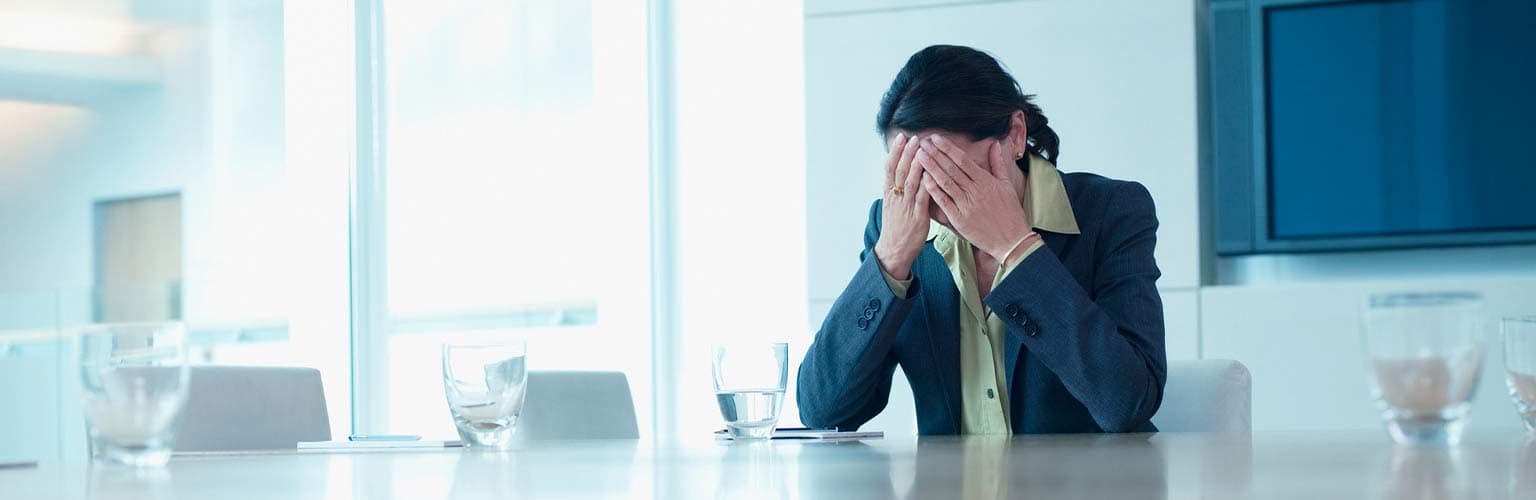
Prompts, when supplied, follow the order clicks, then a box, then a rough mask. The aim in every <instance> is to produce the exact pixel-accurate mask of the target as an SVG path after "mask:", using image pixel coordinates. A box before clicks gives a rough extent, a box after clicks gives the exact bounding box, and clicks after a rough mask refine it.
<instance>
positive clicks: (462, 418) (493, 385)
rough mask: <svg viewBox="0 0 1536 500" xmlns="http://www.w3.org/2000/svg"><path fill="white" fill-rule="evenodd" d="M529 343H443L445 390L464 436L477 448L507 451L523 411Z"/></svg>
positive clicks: (449, 404) (454, 422) (454, 423)
mask: <svg viewBox="0 0 1536 500" xmlns="http://www.w3.org/2000/svg"><path fill="white" fill-rule="evenodd" d="M527 359H528V345H527V343H525V342H523V341H521V340H519V341H515V342H507V343H496V344H443V392H444V394H446V395H447V398H448V411H449V413H451V414H452V415H453V425H454V427H456V428H458V431H459V437H460V438H461V439H463V440H464V444H465V445H466V446H469V447H472V448H490V449H507V448H508V447H510V446H511V445H512V433H513V432H515V431H516V430H517V417H518V415H520V414H522V412H523V396H524V395H525V394H526V392H527V391H526V389H527V387H528V370H527V367H526V366H525V364H524V362H525V361H526V360H527Z"/></svg>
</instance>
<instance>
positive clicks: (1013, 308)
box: [1003, 304, 1019, 318]
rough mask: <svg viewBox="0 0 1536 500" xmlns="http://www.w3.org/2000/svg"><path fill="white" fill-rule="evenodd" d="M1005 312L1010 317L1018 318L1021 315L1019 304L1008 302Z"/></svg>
mask: <svg viewBox="0 0 1536 500" xmlns="http://www.w3.org/2000/svg"><path fill="white" fill-rule="evenodd" d="M1003 312H1004V313H1007V314H1008V317H1010V318H1017V317H1019V305H1018V304H1008V307H1005V308H1003Z"/></svg>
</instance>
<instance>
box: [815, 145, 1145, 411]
mask: <svg viewBox="0 0 1536 500" xmlns="http://www.w3.org/2000/svg"><path fill="white" fill-rule="evenodd" d="M1062 184H1063V186H1064V187H1065V188H1066V191H1067V199H1068V201H1069V202H1070V203H1071V205H1072V212H1073V215H1074V216H1075V217H1076V218H1077V224H1078V228H1079V229H1080V230H1081V234H1077V235H1067V234H1056V233H1051V232H1046V231H1041V232H1040V235H1041V237H1042V239H1044V241H1045V245H1046V248H1049V249H1050V251H1045V250H1046V249H1045V248H1042V249H1040V250H1038V251H1036V252H1035V253H1033V254H1030V256H1029V257H1026V258H1025V259H1024V260H1023V261H1022V262H1020V263H1019V265H1018V266H1017V267H1015V268H1014V270H1013V271H1012V272H1011V273H1009V274H1008V277H1007V278H1006V279H1004V280H1003V281H1002V282H1001V283H999V284H998V285H997V287H996V288H994V289H993V290H992V291H991V292H990V293H989V294H988V295H987V296H986V298H985V299H984V302H985V303H986V304H987V306H988V307H989V308H991V309H992V310H993V311H996V314H1001V315H1002V316H1003V320H1004V321H1003V322H1004V323H1005V324H1006V325H1007V336H1006V337H1005V341H1004V351H1003V359H1004V360H1005V362H1006V363H1007V365H1008V366H1007V372H1006V377H1007V380H1008V394H1009V398H1008V402H1009V405H1010V408H1009V410H1010V414H1009V415H1010V417H1011V422H1012V426H1013V431H1014V433H1017V434H1041V433H1069V432H1072V433H1081V432H1152V431H1156V430H1157V429H1156V428H1155V427H1153V426H1152V423H1151V418H1152V414H1154V413H1156V412H1157V408H1158V405H1160V404H1161V403H1162V399H1163V384H1164V382H1165V381H1166V380H1167V374H1168V360H1167V355H1166V354H1165V352H1164V347H1163V305H1162V299H1161V298H1160V297H1159V296H1158V294H1157V279H1158V277H1159V276H1161V272H1160V271H1158V269H1157V262H1156V261H1155V260H1154V259H1153V257H1152V249H1153V247H1154V246H1156V243H1157V215H1156V210H1155V209H1154V207H1153V205H1152V196H1151V194H1149V193H1148V192H1147V189H1146V188H1145V187H1143V186H1142V185H1141V184H1138V183H1135V182H1127V181H1118V180H1114V179H1109V178H1105V177H1102V176H1098V175H1094V174H1086V173H1073V174H1063V175H1062ZM880 203H881V202H880V201H876V202H875V204H874V206H872V207H870V213H869V225H868V227H867V228H865V230H864V251H863V252H862V253H861V254H860V255H859V258H860V260H861V261H862V264H861V265H860V266H859V270H858V272H856V273H854V275H853V280H852V281H851V282H849V283H848V287H847V288H845V289H844V290H843V293H842V295H840V296H838V298H837V301H836V302H835V303H833V305H832V310H831V311H830V312H828V313H827V318H826V320H825V321H824V322H823V323H822V325H821V330H820V331H818V332H817V333H816V340H815V341H814V342H813V343H812V344H811V348H810V351H809V352H807V353H806V355H805V360H804V361H803V362H801V364H800V372H799V379H798V382H797V383H798V384H799V387H798V389H799V390H798V396H797V399H796V401H797V402H798V403H799V405H800V420H801V421H803V422H804V423H805V424H806V425H808V426H811V427H837V428H840V429H857V428H858V427H859V426H861V425H863V424H864V423H865V422H868V421H869V419H870V418H873V417H874V416H875V415H877V414H879V413H880V411H881V410H882V409H884V408H885V404H886V400H887V398H888V397H889V395H890V392H891V378H892V374H893V373H894V372H895V370H896V366H897V365H901V369H902V372H904V373H906V375H907V381H908V382H909V383H910V384H911V386H912V396H913V399H914V400H915V402H916V405H917V428H918V432H919V433H920V434H924V435H934V434H959V433H960V422H961V421H962V418H961V413H960V412H961V411H964V409H963V408H961V403H960V385H959V384H960V320H959V314H960V297H959V293H960V292H959V290H958V289H957V288H956V287H955V282H954V278H953V277H952V276H951V274H950V272H949V267H947V266H946V265H945V263H944V257H942V256H940V255H939V253H938V251H937V250H934V248H933V242H931V241H930V242H929V243H928V244H927V246H926V247H924V248H923V251H922V253H921V254H919V255H918V258H917V261H916V262H914V263H913V266H912V273H913V276H914V278H913V280H912V285H911V287H910V288H909V289H908V291H907V298H905V299H899V298H896V296H895V294H894V293H892V292H891V289H890V286H889V285H887V284H886V282H885V278H884V276H883V275H882V273H881V271H880V264H879V263H878V262H877V259H876V258H875V255H874V246H875V242H876V241H878V240H879V238H880V214H881V207H880Z"/></svg>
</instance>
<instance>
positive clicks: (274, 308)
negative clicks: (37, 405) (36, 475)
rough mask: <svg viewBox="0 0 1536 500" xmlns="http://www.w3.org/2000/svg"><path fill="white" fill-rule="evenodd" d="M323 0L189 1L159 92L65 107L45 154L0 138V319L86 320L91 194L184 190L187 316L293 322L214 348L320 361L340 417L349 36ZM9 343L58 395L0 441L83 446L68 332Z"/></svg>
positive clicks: (342, 12) (337, 427)
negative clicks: (52, 340)
mask: <svg viewBox="0 0 1536 500" xmlns="http://www.w3.org/2000/svg"><path fill="white" fill-rule="evenodd" d="M315 5H316V6H308V4H302V3H300V4H295V5H294V6H292V7H291V8H289V9H279V8H274V6H277V7H281V4H280V3H279V4H273V3H271V2H266V1H262V0H252V1H246V0H228V1H224V2H215V3H213V4H212V5H211V6H205V7H197V8H196V9H190V8H189V10H197V9H205V8H207V9H211V10H212V11H213V12H212V13H211V14H207V13H202V12H201V11H200V10H198V11H197V12H189V13H187V16H186V17H187V18H189V19H196V20H197V22H196V23H192V24H187V25H184V26H176V27H175V28H176V29H175V31H174V35H175V36H174V37H167V38H168V39H172V40H176V41H178V42H180V43H181V44H180V45H174V47H178V48H179V49H177V50H168V51H167V52H166V53H164V54H160V56H161V57H160V61H161V63H162V64H163V65H164V68H165V71H164V72H163V76H164V77H163V79H162V81H161V83H160V85H159V86H158V88H157V89H156V90H155V91H154V92H153V93H150V94H147V95H135V96H128V97H124V98H122V99H119V100H117V101H114V102H100V103H95V104H93V105H92V106H89V107H79V108H68V109H70V110H71V111H70V112H69V113H68V115H69V116H72V117H75V119H74V120H73V121H71V122H69V123H66V125H69V127H68V128H61V129H59V130H49V131H36V133H37V134H43V133H49V134H53V136H54V137H55V140H56V142H57V146H55V147H54V148H52V150H51V151H50V152H49V153H50V154H34V155H29V156H28V157H25V158H10V157H6V156H5V155H3V154H0V160H13V161H11V162H8V163H6V164H3V165H0V172H4V186H3V189H0V330H14V329H33V328H43V329H55V328H57V329H60V331H62V332H63V333H66V334H68V333H70V330H69V328H70V327H72V326H77V325H80V324H83V323H88V322H90V321H91V320H92V318H91V314H90V312H91V295H90V289H91V287H92V281H93V272H94V271H93V258H94V248H93V247H94V240H93V224H94V216H93V206H94V204H95V203H96V202H99V201H103V200H110V199H117V198H123V197H135V196H143V195H147V194H161V193H167V192H180V193H182V203H183V210H182V211H183V214H184V215H183V218H184V220H183V225H184V231H183V241H182V244H183V255H184V256H185V258H184V261H183V273H182V274H183V276H184V281H183V288H182V290H183V294H184V296H183V310H182V311H183V316H184V319H185V320H186V321H187V322H188V323H189V324H191V325H192V326H193V327H194V328H198V327H206V326H213V327H224V326H239V325H249V324H260V325H273V324H277V325H284V324H286V325H287V327H288V333H289V342H288V343H286V344H278V345H270V346H268V345H263V346H254V347H250V346H243V347H240V348H236V349H232V350H230V353H231V354H234V355H235V356H234V357H231V358H229V359H225V357H222V354H223V353H222V352H221V357H220V358H219V359H218V361H220V362H237V363H262V364H285V365H296V366H310V367H316V368H319V369H321V371H322V377H323V380H324V383H325V385H326V395H327V400H328V401H329V402H330V414H331V416H332V428H333V430H334V431H335V432H337V433H346V432H347V431H348V429H349V425H348V421H349V419H350V414H351V412H350V404H349V403H350V401H349V392H350V385H349V383H348V382H349V380H350V376H349V373H348V372H347V370H348V367H349V364H348V362H349V358H348V353H349V350H348V349H349V346H348V345H347V331H348V330H347V328H348V324H347V317H348V316H347V311H348V309H347V303H346V301H347V298H348V296H347V288H346V287H347V277H348V275H347V269H348V267H347V248H348V247H347V198H346V196H345V193H346V192H347V191H346V190H347V171H348V168H347V167H348V162H349V161H350V154H351V148H350V144H351V128H350V127H351V126H352V125H353V119H352V116H353V114H352V112H351V107H350V104H351V99H350V95H351V94H350V92H351V89H350V86H351V85H352V83H351V80H350V78H351V73H350V71H351V70H350V65H349V63H350V62H351V60H352V50H351V45H350V44H351V35H350V34H349V33H341V34H339V35H338V34H337V31H336V28H335V26H337V25H348V26H349V25H350V21H351V15H352V13H351V9H350V7H349V6H341V7H340V8H337V7H336V6H321V5H320V4H315ZM251 7H255V9H254V10H253V9H252V8H251ZM338 21H340V22H339V23H338ZM290 23H291V24H290ZM285 35H291V37H290V36H285ZM338 40H339V41H341V42H343V43H342V44H340V45H338ZM285 53H287V54H291V55H293V57H287V58H285V57H284V54H285ZM285 65H287V66H285ZM287 96H292V98H291V99H289V98H287ZM338 97H339V99H338ZM290 121H291V122H292V124H293V126H291V127H290V126H287V122H290ZM6 137H8V136H0V140H3V139H5V138H6ZM25 138H26V137H23V139H25ZM3 146H5V145H4V144H0V149H5V148H4V147H3ZM21 159H25V160H26V161H24V162H23V161H20V160H21ZM38 304H41V305H42V307H39V306H38ZM4 344H6V342H4V341H3V339H0V369H5V370H8V371H9V370H18V368H16V367H17V366H29V367H31V368H28V369H27V370H26V371H27V372H29V375H30V376H33V377H36V378H35V380H37V382H38V383H39V384H46V385H47V386H49V387H50V388H51V389H50V391H51V392H52V393H53V394H54V396H55V397H58V398H59V400H58V401H57V404H50V405H47V406H43V407H42V408H45V409H51V411H41V412H33V413H30V414H27V415H25V417H24V418H25V419H27V420H28V421H22V422H14V423H15V424H16V425H15V427H12V426H11V425H10V424H11V423H12V422H9V421H8V422H7V425H6V426H0V427H3V428H0V432H7V433H8V432H9V431H10V430H11V429H13V428H37V425H36V422H39V421H49V422H56V423H59V424H57V425H54V424H50V425H52V426H51V427H49V428H50V429H53V430H54V431H56V432H57V435H54V436H50V437H48V438H47V439H43V440H37V441H36V442H34V443H33V444H34V446H29V447H28V448H27V449H19V448H9V447H6V446H0V448H6V449H5V450H3V451H5V452H6V453H13V454H17V456H24V457H31V458H39V457H41V458H55V457H70V458H73V457H75V456H76V454H78V453H81V452H83V449H84V448H83V446H84V445H83V442H84V441H83V436H81V434H82V429H83V426H82V425H80V422H81V420H80V418H81V417H80V416H79V410H78V404H77V403H78V400H77V399H76V398H77V396H76V395H77V394H78V389H77V384H78V380H77V379H78V371H77V370H75V369H71V368H70V366H72V364H71V363H72V357H71V356H72V354H71V353H70V352H69V351H70V350H69V345H70V344H68V343H67V342H63V343H59V344H54V345H41V346H38V345H27V346H22V347H17V346H15V345H12V346H7V345H4ZM7 347H11V348H13V349H14V350H11V351H10V352H9V354H10V355H9V356H7V354H8V352H7V351H8V349H7ZM38 363H42V365H38V366H43V367H52V369H51V370H45V369H41V368H39V367H38V366H34V365H37V364H38ZM9 373H15V372H14V371H9ZM7 401H12V400H7ZM38 443H41V444H38Z"/></svg>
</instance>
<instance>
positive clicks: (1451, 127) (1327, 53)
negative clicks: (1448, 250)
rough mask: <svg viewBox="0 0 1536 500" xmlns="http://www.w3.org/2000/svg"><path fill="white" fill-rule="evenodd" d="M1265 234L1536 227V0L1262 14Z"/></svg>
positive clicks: (1429, 1)
mask: <svg viewBox="0 0 1536 500" xmlns="http://www.w3.org/2000/svg"><path fill="white" fill-rule="evenodd" d="M1264 22H1265V30H1264V50H1265V71H1266V74H1267V80H1266V82H1265V87H1266V88H1265V89H1264V91H1265V93H1266V99H1265V107H1266V109H1265V117H1266V118H1265V119H1266V120H1267V127H1266V129H1267V134H1268V137H1267V143H1266V146H1267V147H1266V154H1267V155H1268V162H1267V166H1268V168H1267V175H1268V179H1267V186H1268V191H1269V192H1268V201H1269V210H1268V217H1269V228H1270V229H1269V230H1270V235H1269V237H1270V238H1272V239H1274V240H1306V239H1328V238H1349V237H1362V236H1364V237H1370V236H1383V235H1412V234H1432V233H1458V232H1486V231H1504V230H1530V229H1533V228H1536V1H1523V0H1522V1H1515V0H1508V1H1491V0H1489V1H1483V0H1441V1H1435V0H1401V1H1364V2H1345V3H1323V4H1305V5H1300V6H1293V7H1280V8H1270V9H1266V10H1265V11H1264Z"/></svg>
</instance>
